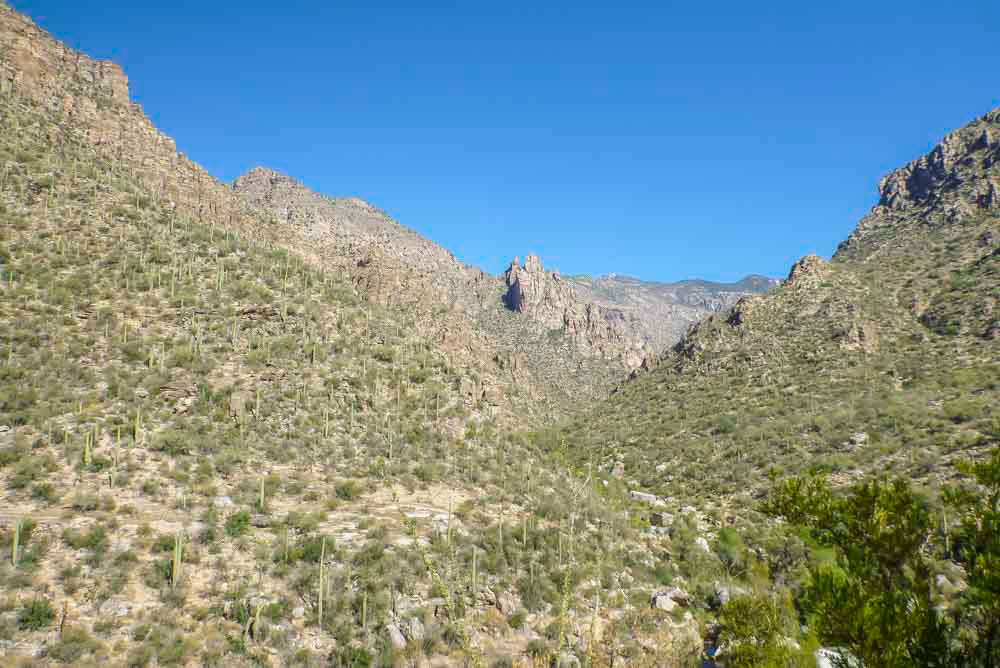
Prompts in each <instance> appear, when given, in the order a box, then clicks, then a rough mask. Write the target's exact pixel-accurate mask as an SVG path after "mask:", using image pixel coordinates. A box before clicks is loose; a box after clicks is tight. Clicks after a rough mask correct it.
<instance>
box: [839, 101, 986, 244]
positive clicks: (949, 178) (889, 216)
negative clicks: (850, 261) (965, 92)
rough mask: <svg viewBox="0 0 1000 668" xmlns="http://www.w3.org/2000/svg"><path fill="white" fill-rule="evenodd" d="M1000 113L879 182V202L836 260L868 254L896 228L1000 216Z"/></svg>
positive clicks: (950, 136)
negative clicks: (881, 239) (885, 234)
mask: <svg viewBox="0 0 1000 668" xmlns="http://www.w3.org/2000/svg"><path fill="white" fill-rule="evenodd" d="M998 165H1000V109H996V110H993V111H991V112H989V113H987V114H985V115H983V116H981V117H979V118H977V119H976V120H974V121H972V122H971V123H969V124H968V125H966V126H965V127H963V128H961V129H959V130H956V131H954V132H952V133H950V134H948V135H946V136H945V137H944V139H942V140H941V142H940V143H938V145H937V146H935V147H934V148H933V149H932V150H931V151H930V152H929V153H927V154H926V155H924V156H922V157H920V158H918V159H917V160H914V161H913V162H911V163H909V164H907V165H905V166H903V167H900V168H899V169H896V170H894V171H892V172H890V173H889V174H888V175H886V176H885V177H883V178H882V180H881V181H879V186H878V190H879V201H878V203H877V204H876V205H875V206H874V207H873V208H872V210H871V212H870V213H869V214H868V215H867V216H865V217H864V218H863V219H862V220H861V222H860V223H858V226H857V228H856V229H855V230H854V232H853V233H852V234H851V236H850V237H849V238H848V239H847V240H846V241H844V242H843V243H842V244H840V247H839V248H838V249H837V256H844V255H855V256H856V255H858V254H859V253H860V254H868V255H870V254H871V252H872V251H873V250H874V248H876V247H878V245H879V244H878V241H877V240H878V238H879V237H880V236H884V234H883V233H886V232H891V231H892V230H894V229H903V228H906V227H911V226H913V225H917V224H921V225H925V224H932V225H933V224H944V223H949V222H955V221H959V220H967V219H970V218H975V217H976V216H979V215H982V214H984V213H992V212H996V211H1000V170H998Z"/></svg>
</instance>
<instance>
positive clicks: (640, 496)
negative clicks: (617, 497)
mask: <svg viewBox="0 0 1000 668" xmlns="http://www.w3.org/2000/svg"><path fill="white" fill-rule="evenodd" d="M628 495H629V498H631V499H632V500H633V501H639V502H640V503H648V504H654V503H656V500H657V499H656V495H655V494H650V493H649V492H639V491H636V490H631V491H630V492H629V493H628Z"/></svg>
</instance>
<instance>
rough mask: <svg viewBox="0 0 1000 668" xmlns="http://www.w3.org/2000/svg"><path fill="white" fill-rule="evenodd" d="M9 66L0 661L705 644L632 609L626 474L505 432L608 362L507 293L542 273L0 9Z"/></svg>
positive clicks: (299, 657)
mask: <svg viewBox="0 0 1000 668" xmlns="http://www.w3.org/2000/svg"><path fill="white" fill-rule="evenodd" d="M0 89H2V90H0V92H2V94H0V127H2V128H3V131H2V132H0V319H2V321H3V322H4V323H5V324H6V325H7V327H6V328H5V331H4V334H3V341H2V345H0V350H2V357H0V546H2V547H3V550H4V555H5V556H4V558H3V559H2V560H0V601H2V604H0V653H2V655H3V657H4V662H5V665H6V663H11V664H12V665H16V664H20V665H61V664H70V665H84V666H86V665H94V666H96V665H130V666H147V665H227V666H250V665H268V666H278V665H289V664H294V665H305V666H313V665H330V664H332V665H382V666H388V665H399V664H401V663H403V662H412V663H417V664H419V665H427V664H428V663H429V662H433V665H465V664H469V663H474V664H476V665H484V664H487V663H490V664H494V665H496V664H499V665H510V663H512V662H513V661H514V660H528V658H529V657H535V658H536V659H537V660H539V661H544V662H547V663H549V662H552V661H561V662H563V663H566V662H570V663H572V662H573V661H575V660H577V661H578V660H579V659H578V658H577V657H578V656H589V657H591V659H592V661H591V663H592V664H593V665H598V666H599V665H610V664H613V663H614V662H615V661H616V658H617V659H618V660H619V663H620V657H621V656H628V657H630V658H629V660H630V661H631V662H633V663H634V664H637V665H638V664H642V663H645V664H646V665H662V663H663V661H664V660H666V659H667V658H670V659H671V660H672V658H673V657H677V656H681V655H687V656H695V655H697V654H699V653H700V651H701V638H700V635H699V627H698V622H697V620H696V619H695V618H694V616H693V615H692V614H690V613H689V612H688V613H685V612H684V611H680V610H677V611H675V613H673V614H671V613H668V612H666V611H663V610H658V611H653V612H651V613H650V614H646V615H644V616H643V619H644V620H646V621H644V623H643V624H638V625H637V624H634V623H633V617H632V616H631V615H633V613H634V610H635V609H634V606H633V605H632V604H631V603H630V602H631V601H635V600H640V599H648V597H649V596H650V595H651V594H653V593H655V591H656V589H657V587H659V586H660V585H659V583H660V581H661V580H662V577H661V575H662V574H658V571H656V570H655V569H654V568H653V567H652V566H651V565H650V564H649V563H646V561H645V560H643V561H641V562H639V561H637V560H636V558H635V555H654V554H655V555H656V556H657V559H659V558H660V557H661V556H662V550H661V549H660V546H659V545H658V544H657V543H656V542H655V541H653V540H652V539H651V537H649V536H647V535H645V534H643V533H642V532H640V531H639V530H638V528H637V527H635V526H633V524H631V523H630V521H629V515H628V505H627V497H625V496H624V494H623V492H622V491H621V490H619V489H616V488H612V489H606V488H601V487H598V486H596V485H594V484H593V481H590V482H589V483H588V482H587V481H585V480H582V479H579V478H577V477H576V476H575V475H574V472H573V471H571V470H570V469H569V468H567V466H566V465H565V462H564V461H562V460H556V459H554V458H550V457H549V456H548V455H547V454H545V453H542V452H541V451H539V450H538V449H537V448H536V447H535V446H534V445H533V444H532V443H531V442H530V441H529V440H528V439H527V438H526V437H525V436H524V435H523V434H521V433H519V432H518V431H516V428H517V427H521V426H524V427H532V426H537V425H540V424H543V423H544V422H545V421H549V420H551V419H553V418H554V417H555V416H557V415H560V414H562V415H566V414H570V413H572V412H576V411H579V410H581V409H583V408H584V407H585V406H586V405H588V404H589V403H590V402H592V401H593V400H595V399H596V398H597V397H598V396H600V395H601V392H602V388H603V387H610V386H611V384H612V382H613V381H615V380H616V379H619V378H620V377H621V375H622V374H623V373H624V369H625V367H624V366H623V364H622V360H623V357H622V355H623V353H625V352H627V350H626V348H625V347H624V346H622V345H620V342H617V341H614V340H610V339H609V340H607V341H603V342H602V341H598V340H597V339H596V338H593V339H592V338H590V332H591V331H592V332H593V333H594V334H595V335H600V334H602V333H606V332H607V331H608V330H606V329H602V327H603V325H601V323H600V322H599V321H596V320H595V321H592V322H589V323H587V322H582V323H581V327H582V326H583V325H586V327H583V328H581V329H574V330H572V331H571V330H569V329H566V328H565V327H564V328H560V329H557V330H556V331H554V332H553V331H549V330H547V329H546V328H544V327H540V326H539V325H538V321H536V320H534V319H532V318H531V317H528V316H526V315H525V314H524V313H521V312H516V311H511V310H509V309H508V308H507V307H506V306H505V305H504V297H505V296H506V295H508V294H509V293H510V292H511V291H512V290H518V291H519V294H521V295H523V296H525V297H526V299H528V301H530V295H531V287H530V286H529V284H530V283H531V281H529V280H528V278H529V277H530V276H531V275H532V274H533V273H535V272H528V273H527V274H524V275H520V276H519V277H518V279H517V280H514V281H510V282H508V281H507V280H506V279H503V278H499V277H492V276H488V275H486V274H483V273H482V272H479V271H478V270H475V269H472V268H468V267H465V266H464V265H462V264H461V263H458V262H456V261H454V259H453V258H451V256H450V255H449V254H448V253H447V252H446V251H443V250H442V249H439V248H437V247H435V246H433V245H428V244H429V242H427V241H426V240H424V239H421V238H419V237H417V236H416V235H414V234H413V233H412V232H410V231H408V230H406V229H405V228H402V227H400V226H399V225H397V224H396V223H395V222H393V221H391V220H390V219H389V218H388V217H386V216H384V214H382V213H380V212H378V211H377V210H376V209H375V208H374V207H371V206H370V205H367V204H366V203H364V202H361V201H358V200H339V199H332V198H323V197H321V196H318V195H315V194H314V193H310V192H308V191H307V190H306V189H304V188H303V187H302V186H300V185H298V184H296V183H294V182H293V181H291V180H290V179H288V178H287V177H283V176H281V175H278V174H275V173H273V172H267V171H264V170H255V171H254V172H251V173H250V174H248V175H246V176H245V177H244V178H242V179H240V181H239V183H238V184H236V185H235V187H234V186H232V185H227V184H222V183H220V182H218V181H216V180H215V179H213V178H212V177H211V176H210V175H208V174H207V173H206V172H205V171H204V170H203V169H202V168H201V167H199V166H198V165H197V164H195V163H193V162H192V161H190V160H189V159H187V158H186V157H184V156H182V155H180V154H178V153H177V152H176V147H175V144H174V142H173V141H172V140H171V139H170V138H168V137H166V136H165V135H163V134H162V133H160V132H159V131H158V130H157V129H156V128H155V127H154V126H153V125H152V124H151V123H150V121H149V120H148V119H147V118H146V116H145V115H144V114H143V112H142V109H141V108H140V107H139V105H137V104H135V103H133V102H132V101H131V100H130V99H129V93H128V82H127V79H126V77H125V75H124V73H123V72H122V71H121V69H120V68H118V67H117V66H115V65H113V64H111V63H102V62H97V61H94V60H92V59H90V58H88V57H87V56H85V55H84V54H81V53H77V52H75V51H73V50H71V49H69V48H67V47H66V46H65V45H63V44H61V43H60V42H58V41H57V40H55V39H53V38H52V37H51V36H50V35H48V34H47V33H45V32H44V31H43V30H41V29H40V28H38V27H37V26H36V25H35V24H34V23H32V22H31V21H30V20H29V19H27V18H26V17H24V16H22V15H20V14H18V13H17V12H15V11H13V10H11V9H10V8H9V7H7V6H3V5H0ZM539 273H542V274H544V272H541V270H539ZM521 279H524V280H521ZM545 280H547V279H545ZM566 306H567V309H568V311H567V313H569V314H570V315H572V314H573V313H577V312H578V311H579V309H580V308H581V307H580V306H579V305H577V304H574V303H572V302H567V304H566ZM582 309H583V312H584V314H587V313H589V314H591V315H593V314H595V313H597V312H598V310H597V309H595V308H593V307H590V308H588V307H586V306H585V305H584V306H583V307H582ZM567 317H569V316H567ZM568 322H570V323H571V322H574V321H573V320H572V319H571V320H570V321H568ZM587 327H592V328H593V329H592V330H588V329H587ZM595 601H596V606H595ZM647 612H648V611H647Z"/></svg>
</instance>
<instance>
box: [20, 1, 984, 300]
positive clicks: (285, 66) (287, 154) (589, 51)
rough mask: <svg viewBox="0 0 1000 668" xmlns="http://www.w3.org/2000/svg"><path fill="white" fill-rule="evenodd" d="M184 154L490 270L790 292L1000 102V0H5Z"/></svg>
mask: <svg viewBox="0 0 1000 668" xmlns="http://www.w3.org/2000/svg"><path fill="white" fill-rule="evenodd" d="M11 4H12V5H13V6H14V7H15V8H17V9H19V10H21V11H24V12H26V13H27V14H29V15H30V16H32V17H33V18H34V19H35V20H36V21H37V22H38V23H39V24H40V25H41V26H42V27H44V28H46V29H47V30H49V31H50V32H51V33H53V34H54V35H55V36H56V37H57V38H59V39H61V40H63V41H65V42H67V43H69V44H70V45H71V46H73V47H75V48H78V49H81V50H83V51H85V52H87V53H88V54H91V55H92V56H94V57H98V58H102V59H110V60H113V61H115V62H117V63H119V64H120V65H122V66H123V67H124V68H125V72H126V73H127V74H128V76H129V79H130V82H131V91H132V96H133V99H134V100H136V101H137V102H139V103H141V104H142V105H143V107H144V109H145V111H146V113H147V115H149V117H150V118H151V119H152V120H153V122H154V123H155V124H156V125H157V126H158V127H160V128H161V129H162V130H164V131H165V132H166V133H167V134H169V135H171V136H172V137H174V138H175V139H176V140H177V144H178V147H179V149H180V150H182V151H184V152H185V153H187V154H188V155H189V156H190V157H191V158H192V159H194V160H195V161H197V162H199V163H201V164H202V165H204V166H205V167H206V168H207V169H208V170H209V171H210V172H211V173H212V174H214V175H216V176H217V177H218V178H220V179H222V180H225V181H232V180H233V179H234V178H236V177H237V176H238V175H239V174H241V173H242V172H244V171H246V170H247V169H249V168H251V167H253V166H255V165H260V164H262V165H267V166H270V167H273V168H275V169H278V170H281V171H284V172H287V173H289V174H291V175H292V176H294V177H296V178H298V179H299V180H301V181H303V182H305V183H306V184H307V185H309V186H311V187H313V188H315V189H316V190H319V191H321V192H323V193H326V194H331V195H358V196H361V197H363V198H365V199H367V200H369V201H371V202H372V203H374V204H376V205H378V206H380V207H382V208H383V209H385V210H387V211H388V212H389V213H390V214H392V215H393V216H395V217H396V218H397V219H398V220H399V221H400V222H402V223H403V224H404V225H408V226H410V227H412V228H415V229H416V230H418V231H420V232H421V233H423V234H425V235H426V236H428V237H430V238H431V239H433V240H435V241H437V242H439V243H441V244H443V245H444V246H446V247H448V248H449V249H450V250H452V251H453V252H454V253H455V254H456V255H457V256H458V257H459V258H461V259H462V260H464V261H466V262H469V263H471V264H475V265H478V266H481V267H483V268H484V269H486V270H488V271H491V272H499V271H501V270H502V269H503V268H505V266H506V264H507V263H508V262H509V261H510V259H511V258H512V257H513V256H514V255H521V256H524V255H525V254H526V253H528V252H530V251H533V252H536V253H538V254H540V255H541V257H542V259H543V262H544V263H545V264H546V266H550V267H554V268H558V269H560V270H561V271H563V272H564V273H590V274H603V273H608V272H618V273H623V274H630V275H634V276H638V277H640V278H646V279H655V280H674V279H681V278H688V277H704V278H709V279H715V280H734V279H738V278H740V277H742V276H744V275H746V274H749V273H762V274H767V275H772V276H784V274H785V273H786V272H787V270H788V267H789V266H790V265H791V263H792V262H793V261H794V260H795V259H797V258H798V257H800V256H802V255H804V254H806V253H809V252H817V253H819V254H821V255H830V254H832V253H833V251H834V250H835V248H836V244H837V242H838V241H840V240H841V239H843V238H844V237H845V236H846V235H847V234H848V233H849V232H850V230H851V229H852V228H853V226H854V224H855V223H856V222H857V220H858V219H859V218H860V217H861V216H862V215H864V213H865V212H866V211H867V210H868V209H869V208H870V207H871V206H872V205H873V204H874V203H875V200H876V197H877V195H876V184H877V182H878V179H879V178H880V177H881V176H882V175H883V174H885V173H886V172H887V171H889V170H890V169H893V168H895V167H897V166H900V165H902V164H904V163H906V162H908V161H909V160H911V159H914V158H916V157H918V156H920V155H921V154H923V153H924V152H926V151H927V150H929V149H930V148H931V147H932V146H933V145H934V144H935V143H936V142H937V140H938V139H939V138H940V137H941V136H942V135H943V134H944V133H946V132H947V131H949V130H950V129H953V128H956V127H958V126H961V125H963V124H964V123H966V122H968V121H970V120H972V119H973V118H974V117H976V116H979V115H981V114H983V113H985V112H986V111H988V110H989V109H991V108H994V107H997V106H1000V2H997V0H975V1H973V0H952V1H949V2H940V1H933V2H932V1H926V2H925V1H921V0H906V1H896V0H876V1H873V0H865V1H864V2H855V1H845V2H836V1H831V2H813V1H809V0H805V1H803V0H795V1H786V0H773V1H772V2H749V1H740V2H720V1H715V2H712V1H705V0H702V1H697V2H695V1H691V2H670V1H669V0H663V1H661V2H648V3H629V2H606V3H591V2H587V1H586V0H578V1H577V2H572V3H571V2H566V1H564V0H559V1H552V2H544V1H540V0H535V1H533V2H524V1H522V0H505V1H504V2H493V1H487V0H465V1H463V2H435V1H433V0H426V1H419V2H418V1H414V0H407V1H405V2H376V1H368V2H347V1H338V0H327V1H325V2H323V1H316V2H294V1H289V2H282V3H279V2H273V3H261V2H254V1H253V0H241V1H240V2H235V1H232V0H216V1H213V0H201V1H199V2H190V1H188V0H172V1H171V2H153V1H148V0H147V1H142V2H137V1H135V0H132V1H129V2H124V1H121V0H102V1H101V2H81V1H80V0H75V1H73V2H68V1H57V0H49V1H46V0H12V1H11Z"/></svg>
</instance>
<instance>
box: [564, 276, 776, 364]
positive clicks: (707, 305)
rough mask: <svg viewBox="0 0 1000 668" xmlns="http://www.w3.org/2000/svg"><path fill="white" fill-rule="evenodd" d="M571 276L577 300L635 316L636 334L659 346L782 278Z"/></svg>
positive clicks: (662, 348) (659, 349)
mask: <svg viewBox="0 0 1000 668" xmlns="http://www.w3.org/2000/svg"><path fill="white" fill-rule="evenodd" d="M569 282H570V284H571V285H572V287H573V289H574V291H575V292H576V294H577V296H578V298H579V299H580V300H582V301H584V302H591V303H594V304H598V305H600V306H604V307H606V308H616V309H620V310H621V311H623V312H624V313H628V314H629V315H631V316H633V317H634V320H635V330H636V332H637V334H638V335H639V337H640V338H641V339H642V340H643V341H644V342H646V343H647V344H648V345H649V346H650V348H652V349H653V350H655V351H657V352H663V351H665V350H666V349H667V348H669V347H670V346H672V345H674V344H675V343H677V341H678V340H679V339H680V338H681V336H683V334H684V333H685V332H686V331H687V329H688V327H690V326H691V325H692V324H694V323H696V322H698V321H699V320H701V319H702V318H704V317H706V316H708V315H711V314H713V313H717V312H719V311H722V310H724V309H726V308H729V307H730V306H732V305H733V304H735V303H736V302H737V301H739V300H740V298H742V297H745V296H748V295H753V294H760V293H764V292H768V291H769V290H772V289H774V288H775V287H776V286H778V285H779V284H780V281H778V280H776V279H773V278H767V277H765V276H747V277H746V278H744V279H742V280H740V281H737V282H736V283H714V282H711V281H703V280H698V279H694V280H688V281H678V282H676V283H659V282H655V281H643V280H640V279H638V278H632V277H630V276H621V275H618V274H609V275H606V276H599V277H597V278H592V277H590V276H571V277H569Z"/></svg>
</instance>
